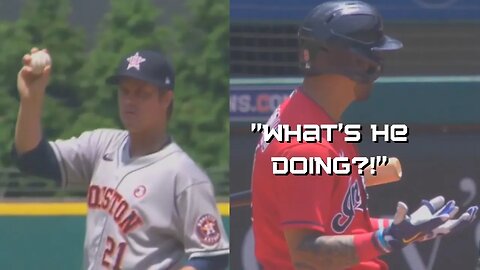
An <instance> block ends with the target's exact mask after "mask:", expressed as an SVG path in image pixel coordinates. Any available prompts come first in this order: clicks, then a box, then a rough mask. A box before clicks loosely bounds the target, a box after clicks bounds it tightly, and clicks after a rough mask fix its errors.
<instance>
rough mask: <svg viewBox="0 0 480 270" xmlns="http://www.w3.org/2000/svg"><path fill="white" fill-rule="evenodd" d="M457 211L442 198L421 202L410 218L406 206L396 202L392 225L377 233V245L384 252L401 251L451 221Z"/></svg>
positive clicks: (453, 203)
mask: <svg viewBox="0 0 480 270" xmlns="http://www.w3.org/2000/svg"><path fill="white" fill-rule="evenodd" d="M457 211H458V207H456V206H455V201H448V202H447V203H445V198H443V197H442V196H438V197H435V198H433V199H431V200H430V201H427V200H422V206H420V207H419V208H418V209H417V210H416V211H415V212H413V213H412V214H411V215H410V216H408V215H407V213H408V206H407V205H406V204H405V203H403V202H398V204H397V212H396V213H395V216H394V218H393V223H392V225H391V226H390V227H388V228H387V229H385V230H379V231H378V232H377V240H378V243H379V244H380V246H381V247H382V248H383V249H384V250H385V251H386V252H390V251H393V250H398V249H401V248H403V247H404V246H406V245H408V244H410V243H412V242H415V241H419V240H421V239H424V238H425V236H426V235H429V234H431V233H432V231H433V230H434V229H435V228H437V227H439V226H441V225H443V224H445V223H446V222H447V221H448V220H449V219H451V218H452V217H453V216H454V215H455V213H456V212H457Z"/></svg>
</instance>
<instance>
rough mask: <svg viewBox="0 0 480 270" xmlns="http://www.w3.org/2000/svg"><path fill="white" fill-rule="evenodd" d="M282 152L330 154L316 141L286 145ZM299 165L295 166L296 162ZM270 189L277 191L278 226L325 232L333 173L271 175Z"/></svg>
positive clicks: (291, 154) (286, 154) (315, 154)
mask: <svg viewBox="0 0 480 270" xmlns="http://www.w3.org/2000/svg"><path fill="white" fill-rule="evenodd" d="M282 156H285V157H287V158H288V159H290V158H292V157H307V158H309V157H320V158H322V159H324V158H326V157H329V156H332V153H331V152H330V150H328V149H327V148H326V147H325V146H322V145H320V144H315V145H314V144H301V145H297V146H295V147H292V148H290V149H288V150H287V151H286V152H285V153H284V154H283V155H282ZM297 169H299V166H297ZM275 180H276V181H275V187H274V190H275V191H276V192H277V195H276V198H277V200H278V211H279V216H280V222H281V224H280V225H281V227H282V228H283V229H285V228H292V227H295V228H308V229H313V230H316V231H320V232H325V228H326V226H329V223H330V220H329V219H330V218H329V216H330V215H329V213H330V209H331V203H332V202H331V201H332V196H333V190H334V187H335V176H331V175H326V174H325V173H324V172H322V175H292V174H288V175H285V176H280V175H277V176H275Z"/></svg>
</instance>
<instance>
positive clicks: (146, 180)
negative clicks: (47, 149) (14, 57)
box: [50, 129, 229, 270]
mask: <svg viewBox="0 0 480 270" xmlns="http://www.w3.org/2000/svg"><path fill="white" fill-rule="evenodd" d="M50 144H51V145H52V148H53V149H54V152H55V155H56V157H57V160H58V161H59V163H60V167H61V173H62V182H63V184H64V185H68V184H70V183H74V182H79V181H83V182H85V181H87V182H89V183H90V185H89V189H88V197H87V202H88V214H87V221H86V223H87V225H86V235H85V244H84V267H85V269H155V270H157V269H178V268H179V267H180V266H181V265H182V260H183V259H185V258H193V257H200V256H201V257H205V256H216V255H222V254H228V253H229V244H228V237H227V235H226V233H225V229H224V227H223V224H222V221H221V218H220V215H219V213H218V210H217V207H216V203H215V197H214V192H213V186H212V183H211V182H210V180H209V178H208V177H207V176H206V174H205V173H204V172H202V170H201V169H199V167H198V166H197V165H196V164H195V162H193V161H192V160H191V159H190V158H189V156H188V155H187V154H186V153H185V152H184V151H182V149H181V148H180V147H179V146H178V145H177V144H176V143H174V142H172V143H170V144H169V145H167V146H166V147H165V148H163V149H162V150H160V151H158V152H156V153H153V154H150V155H146V156H142V157H138V158H130V157H129V154H128V145H129V139H128V133H127V131H122V130H114V129H98V130H94V131H88V132H84V133H82V134H81V135H80V136H79V137H77V138H71V139H69V140H57V141H55V142H50Z"/></svg>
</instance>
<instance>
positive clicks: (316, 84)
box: [302, 75, 355, 122]
mask: <svg viewBox="0 0 480 270" xmlns="http://www.w3.org/2000/svg"><path fill="white" fill-rule="evenodd" d="M353 89H354V84H351V83H350V82H349V81H346V80H344V79H343V78H338V77H336V76H335V75H331V76H330V75H322V76H311V77H305V79H304V80H303V85H302V91H303V92H304V93H305V94H306V95H307V96H308V97H310V98H311V99H312V100H313V101H314V102H315V103H317V104H318V105H320V107H322V109H323V110H324V111H325V112H326V113H327V114H328V115H329V116H330V117H331V118H332V120H333V121H335V122H339V121H340V120H341V118H342V114H343V113H344V112H345V110H346V109H347V108H348V106H350V104H351V103H352V102H353V101H354V99H355V95H354V92H353V91H354V90H353Z"/></svg>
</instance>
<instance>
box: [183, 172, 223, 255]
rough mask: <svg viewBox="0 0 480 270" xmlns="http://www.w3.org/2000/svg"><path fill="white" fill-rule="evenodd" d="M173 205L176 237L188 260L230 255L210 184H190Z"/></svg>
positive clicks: (206, 182)
mask: <svg viewBox="0 0 480 270" xmlns="http://www.w3.org/2000/svg"><path fill="white" fill-rule="evenodd" d="M176 203H177V213H178V215H179V220H180V221H179V223H180V224H179V228H178V229H179V232H178V234H179V235H180V238H181V240H182V242H183V245H184V248H185V253H186V254H188V255H189V259H192V258H195V257H209V256H217V255H222V254H228V253H229V242H228V236H227V234H226V232H225V228H224V226H223V223H222V219H221V216H220V213H219V211H218V208H217V205H216V202H215V196H214V192H213V187H212V184H211V182H210V181H209V180H207V181H192V184H191V185H189V186H188V187H186V188H185V189H184V190H183V191H181V193H180V194H178V195H177V196H176Z"/></svg>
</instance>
